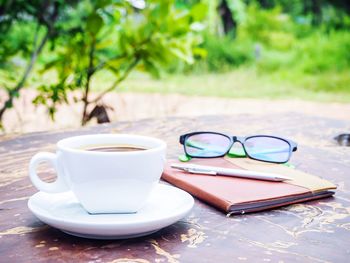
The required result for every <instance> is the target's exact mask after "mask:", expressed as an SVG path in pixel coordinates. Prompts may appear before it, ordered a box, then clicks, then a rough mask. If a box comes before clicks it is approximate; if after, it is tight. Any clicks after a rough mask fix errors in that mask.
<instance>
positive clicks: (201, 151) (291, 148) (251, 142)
mask: <svg viewBox="0 0 350 263" xmlns="http://www.w3.org/2000/svg"><path fill="white" fill-rule="evenodd" d="M236 142H239V143H240V144H241V145H242V147H243V150H244V152H245V154H246V156H247V157H249V158H251V159H254V160H259V161H263V162H270V163H286V162H288V161H289V159H290V157H291V155H292V152H295V151H296V150H297V144H296V143H295V142H293V141H291V140H287V139H283V138H280V137H276V136H270V135H254V136H248V137H237V136H229V135H226V134H222V133H217V132H192V133H188V134H184V135H181V136H180V143H181V144H183V145H184V150H185V153H186V155H187V156H189V157H194V158H213V157H222V156H225V155H226V154H227V153H228V152H229V151H230V149H231V147H232V146H233V145H234V143H236Z"/></svg>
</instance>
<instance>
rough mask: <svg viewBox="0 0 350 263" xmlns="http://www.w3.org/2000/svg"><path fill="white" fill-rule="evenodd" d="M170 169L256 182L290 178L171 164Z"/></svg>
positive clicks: (240, 170)
mask: <svg viewBox="0 0 350 263" xmlns="http://www.w3.org/2000/svg"><path fill="white" fill-rule="evenodd" d="M170 166H171V167H172V168H175V169H180V170H183V171H186V172H189V173H194V174H207V175H225V176H233V177H242V178H251V179H257V180H265V181H274V182H282V181H286V180H291V178H289V177H286V176H281V175H278V174H273V173H264V172H257V171H250V170H243V169H231V168H222V167H216V166H207V165H198V164H178V163H173V164H171V165H170Z"/></svg>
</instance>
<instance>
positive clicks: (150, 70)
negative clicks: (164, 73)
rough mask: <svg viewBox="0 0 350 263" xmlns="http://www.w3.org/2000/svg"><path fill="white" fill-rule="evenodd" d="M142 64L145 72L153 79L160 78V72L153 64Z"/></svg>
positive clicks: (144, 62) (148, 61) (147, 62)
mask: <svg viewBox="0 0 350 263" xmlns="http://www.w3.org/2000/svg"><path fill="white" fill-rule="evenodd" d="M143 64H144V66H145V68H144V69H145V71H147V72H148V73H150V74H151V75H152V76H153V77H156V78H159V77H160V71H159V69H158V68H157V67H156V66H155V64H154V63H153V62H152V61H150V60H144V61H143Z"/></svg>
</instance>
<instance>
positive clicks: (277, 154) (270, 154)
mask: <svg viewBox="0 0 350 263" xmlns="http://www.w3.org/2000/svg"><path fill="white" fill-rule="evenodd" d="M244 147H245V150H246V152H247V154H248V155H249V156H250V157H252V158H254V159H258V160H262V161H268V162H281V163H282V162H287V161H288V159H289V156H290V152H291V146H290V145H289V143H288V142H286V141H284V140H281V139H278V138H273V137H264V136H257V137H251V138H248V139H247V140H246V141H245V142H244Z"/></svg>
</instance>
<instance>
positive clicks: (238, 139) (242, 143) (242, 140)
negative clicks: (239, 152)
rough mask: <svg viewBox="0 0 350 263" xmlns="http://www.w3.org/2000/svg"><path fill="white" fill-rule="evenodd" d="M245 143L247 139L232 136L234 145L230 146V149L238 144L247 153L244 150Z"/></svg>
mask: <svg viewBox="0 0 350 263" xmlns="http://www.w3.org/2000/svg"><path fill="white" fill-rule="evenodd" d="M244 141H245V137H241V136H232V144H231V146H230V149H231V148H232V147H233V145H234V144H235V143H236V142H238V143H239V144H240V145H241V146H242V149H243V150H244V151H245V149H244Z"/></svg>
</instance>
